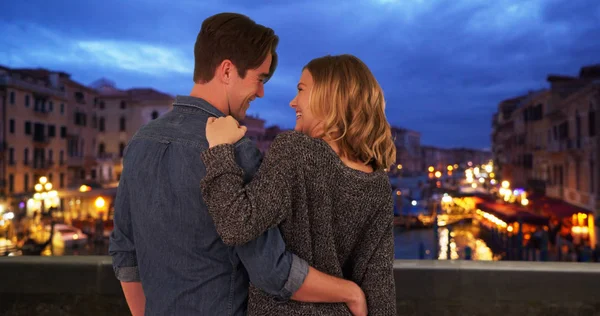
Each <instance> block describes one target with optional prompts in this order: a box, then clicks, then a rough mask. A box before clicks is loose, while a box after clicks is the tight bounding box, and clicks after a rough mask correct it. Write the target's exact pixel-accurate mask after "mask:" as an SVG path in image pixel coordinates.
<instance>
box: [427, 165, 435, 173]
mask: <svg viewBox="0 0 600 316" xmlns="http://www.w3.org/2000/svg"><path fill="white" fill-rule="evenodd" d="M427 170H429V172H433V170H435V169H434V168H433V166H429V168H428V169H427Z"/></svg>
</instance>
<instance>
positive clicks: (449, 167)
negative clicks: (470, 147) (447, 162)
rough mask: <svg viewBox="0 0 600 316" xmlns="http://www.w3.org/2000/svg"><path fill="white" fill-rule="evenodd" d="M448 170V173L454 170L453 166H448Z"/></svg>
mask: <svg viewBox="0 0 600 316" xmlns="http://www.w3.org/2000/svg"><path fill="white" fill-rule="evenodd" d="M446 169H448V171H452V170H453V169H454V168H453V167H452V166H448V168H446Z"/></svg>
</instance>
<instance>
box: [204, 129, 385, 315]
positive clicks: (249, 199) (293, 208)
mask: <svg viewBox="0 0 600 316" xmlns="http://www.w3.org/2000/svg"><path fill="white" fill-rule="evenodd" d="M202 160H203V161H204V164H205V165H206V171H207V172H206V176H205V177H204V179H203V180H202V182H201V188H202V195H203V199H204V201H205V202H206V204H207V205H208V210H209V212H210V214H211V216H212V218H213V220H214V222H215V225H216V228H217V232H218V233H219V235H220V236H221V238H222V239H223V241H224V242H225V243H226V244H229V245H237V244H243V243H246V242H248V241H250V240H252V239H254V238H256V237H258V236H259V235H261V234H262V233H263V232H265V231H266V230H267V229H269V228H271V227H273V226H277V225H279V227H280V230H281V233H282V235H283V238H284V240H285V242H286V245H287V247H288V249H289V250H290V251H292V252H294V253H295V254H297V255H298V256H299V257H301V258H303V259H304V260H306V261H307V262H308V263H309V264H310V265H311V266H313V267H314V268H316V269H318V270H320V271H322V272H325V273H328V274H330V275H333V276H337V277H341V278H345V279H348V280H352V281H354V282H356V283H357V284H358V285H359V286H360V287H361V288H362V289H363V291H364V292H365V294H366V296H367V303H368V308H369V315H396V308H395V307H396V305H395V297H396V296H395V287H394V286H395V285H394V279H393V259H394V245H393V242H394V239H393V226H392V222H393V210H392V208H393V204H392V203H393V202H392V193H391V188H390V183H389V179H388V177H387V175H386V174H385V172H384V171H375V172H372V173H365V172H361V171H358V170H355V169H351V168H349V167H347V166H346V165H344V164H343V163H342V161H341V160H340V158H339V157H338V156H337V154H336V153H335V152H334V151H333V149H332V148H331V147H330V146H329V145H328V144H327V143H326V142H325V141H323V140H321V139H315V138H311V137H308V136H306V135H304V134H302V133H299V132H285V133H282V134H280V135H278V136H277V138H276V139H275V141H274V142H273V143H272V145H271V147H270V149H269V151H268V152H267V154H266V156H265V158H264V161H263V163H262V165H261V167H260V168H259V170H258V172H257V174H256V176H255V177H254V179H253V180H252V181H251V182H250V183H248V184H247V185H244V179H243V171H242V169H241V168H240V167H239V166H238V165H237V164H236V163H235V159H234V147H233V145H219V146H215V147H213V148H211V149H209V150H206V151H204V152H203V153H202ZM248 314H250V315H286V316H287V315H350V312H349V310H348V308H347V307H346V305H345V304H341V303H338V304H310V303H301V302H296V301H287V302H283V303H282V302H281V301H277V300H276V299H275V298H273V297H271V296H269V295H268V294H266V293H264V292H262V291H260V290H259V289H257V288H254V287H253V286H251V288H250V297H249V301H248Z"/></svg>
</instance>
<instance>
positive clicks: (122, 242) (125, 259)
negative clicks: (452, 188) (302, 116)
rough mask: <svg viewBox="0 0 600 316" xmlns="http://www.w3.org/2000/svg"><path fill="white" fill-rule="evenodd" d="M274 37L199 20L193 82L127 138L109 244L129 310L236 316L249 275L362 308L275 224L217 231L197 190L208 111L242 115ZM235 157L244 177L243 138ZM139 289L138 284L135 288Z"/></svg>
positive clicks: (242, 23) (248, 23)
mask: <svg viewBox="0 0 600 316" xmlns="http://www.w3.org/2000/svg"><path fill="white" fill-rule="evenodd" d="M277 44H278V37H277V36H276V35H275V34H274V32H273V30H271V29H270V28H267V27H264V26H262V25H258V24H256V23H255V22H254V21H252V20H251V19H249V18H248V17H246V16H243V15H239V14H233V13H222V14H217V15H214V16H212V17H209V18H208V19H206V20H205V21H204V22H203V24H202V28H201V30H200V33H199V34H198V38H197V40H196V44H195V47H194V54H195V68H194V82H195V84H194V87H193V88H192V91H191V93H190V96H177V98H176V100H175V102H174V107H173V110H172V111H171V112H169V113H167V114H165V115H163V116H162V117H161V118H159V119H157V120H154V121H152V122H151V123H149V124H147V125H146V126H144V127H142V128H141V129H140V130H139V131H138V133H137V134H136V135H135V136H134V137H133V139H132V140H131V142H130V143H129V145H128V147H127V150H126V153H125V158H124V162H123V164H124V169H123V173H122V176H121V179H120V184H119V189H118V192H117V197H116V201H115V217H114V222H115V228H114V230H113V232H112V234H111V239H110V247H109V251H110V254H111V256H112V257H113V266H114V269H115V273H116V276H117V278H118V279H119V280H120V281H121V285H122V287H123V291H124V293H125V297H126V299H127V302H128V304H129V307H130V309H131V311H132V313H133V314H134V315H142V314H145V315H245V313H246V306H247V305H246V303H247V297H248V287H249V281H250V282H252V284H253V285H254V286H256V287H258V288H260V289H262V290H263V291H265V292H267V293H269V294H271V295H274V296H276V297H278V298H280V299H281V300H286V299H290V298H291V299H294V300H298V301H304V302H332V303H335V302H338V303H346V304H347V305H348V307H349V308H350V310H351V311H352V312H353V313H354V314H355V315H366V302H365V298H364V293H363V292H362V290H360V288H359V287H358V286H357V285H356V284H354V283H353V282H350V281H346V280H342V279H338V278H334V277H332V276H329V275H326V274H323V273H321V272H319V271H317V270H315V269H313V268H312V267H309V266H308V264H307V263H306V262H305V261H304V260H302V259H301V258H299V257H297V256H295V255H294V254H291V253H289V252H287V251H286V250H285V244H284V241H283V239H282V237H281V234H280V233H279V230H278V229H277V228H274V229H271V230H269V231H267V232H266V233H265V234H264V235H262V236H261V237H259V238H258V239H256V240H254V241H252V242H250V243H248V244H246V245H243V246H238V247H234V248H231V247H227V246H225V244H224V243H223V242H222V240H221V239H220V238H219V236H218V234H217V232H216V229H215V226H214V223H213V221H212V219H211V218H210V216H209V214H208V211H207V209H206V205H205V204H204V202H203V200H202V197H201V193H200V179H202V177H203V176H204V174H205V169H204V165H203V164H202V161H201V159H200V153H201V152H202V151H203V150H206V149H207V148H208V143H207V141H206V137H205V129H206V121H207V120H208V118H209V117H220V116H225V115H231V116H233V117H235V118H236V119H238V120H243V119H244V117H245V115H246V110H247V109H248V107H249V106H250V102H251V101H252V100H254V99H255V98H257V97H258V98H260V97H263V95H264V89H263V85H264V83H265V82H266V81H267V80H268V79H269V78H270V77H271V76H272V75H273V72H274V70H275V68H276V64H277V53H276V51H275V49H276V47H277ZM236 160H237V162H238V163H239V164H240V166H241V167H242V168H244V170H245V171H246V176H247V180H249V179H250V178H251V177H252V176H253V175H254V173H255V172H256V171H257V170H258V166H259V164H260V161H261V155H260V152H259V151H258V149H257V148H256V146H255V145H254V144H253V143H252V142H251V141H249V140H248V139H245V138H244V139H242V140H241V141H240V142H238V143H237V144H236ZM142 287H143V290H142Z"/></svg>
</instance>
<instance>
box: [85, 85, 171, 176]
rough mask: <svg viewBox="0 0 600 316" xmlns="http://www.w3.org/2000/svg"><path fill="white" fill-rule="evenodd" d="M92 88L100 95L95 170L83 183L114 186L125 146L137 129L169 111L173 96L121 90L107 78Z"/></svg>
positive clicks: (148, 91)
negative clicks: (93, 182)
mask: <svg viewBox="0 0 600 316" xmlns="http://www.w3.org/2000/svg"><path fill="white" fill-rule="evenodd" d="M93 85H94V86H95V88H96V90H97V91H98V93H99V94H98V98H97V104H98V109H97V111H96V112H97V120H98V123H97V127H98V128H97V136H96V137H97V143H96V145H95V147H94V153H95V156H96V160H97V164H98V167H97V172H94V173H93V174H91V175H88V177H87V178H86V180H94V181H97V182H100V183H103V184H116V182H118V181H119V178H120V175H121V172H122V169H123V165H122V158H123V153H124V151H125V147H126V146H127V143H128V142H129V140H131V138H132V137H133V135H134V134H135V133H136V132H137V131H138V129H140V127H142V126H143V125H145V124H147V123H148V122H150V121H152V120H155V119H157V118H158V117H160V116H161V115H162V114H164V113H166V112H168V111H170V110H171V109H172V107H173V101H174V97H173V96H171V95H169V94H166V93H162V92H159V91H156V90H154V89H151V88H142V89H129V90H120V89H118V88H116V87H115V85H114V83H112V82H110V81H108V80H106V79H101V80H99V81H97V82H95V83H94V84H93Z"/></svg>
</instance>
